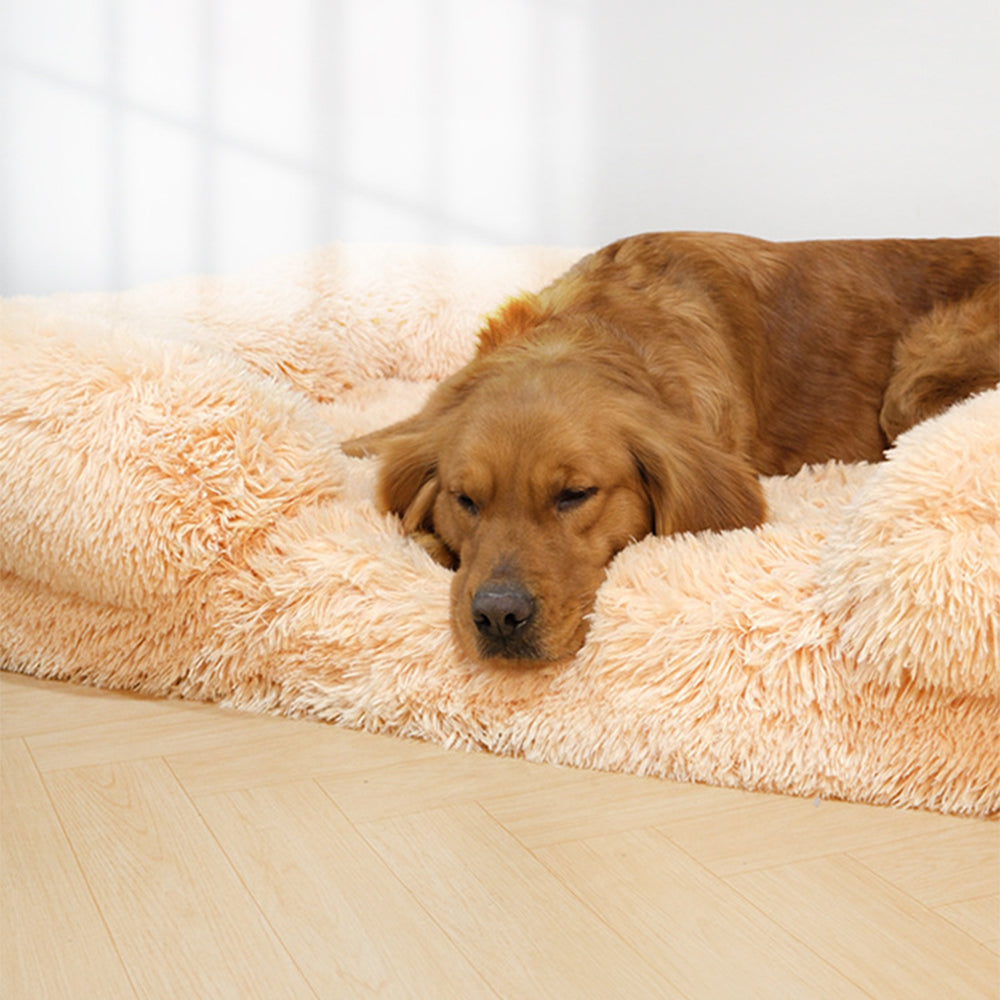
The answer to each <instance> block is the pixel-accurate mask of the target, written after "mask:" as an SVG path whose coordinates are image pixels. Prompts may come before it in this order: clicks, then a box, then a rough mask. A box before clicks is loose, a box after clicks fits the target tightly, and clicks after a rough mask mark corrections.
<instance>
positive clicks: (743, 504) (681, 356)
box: [343, 233, 1000, 663]
mask: <svg viewBox="0 0 1000 1000" xmlns="http://www.w3.org/2000/svg"><path fill="white" fill-rule="evenodd" d="M998 276H1000V239H997V238H994V237H981V238H973V239H939V240H844V241H839V240H838V241H814V242H800V243H771V242H766V241H763V240H758V239H752V238H749V237H744V236H733V235H722V234H703V233H652V234H647V235H642V236H634V237H631V238H628V239H624V240H620V241H619V242H617V243H613V244H611V245H610V246H607V247H605V248H603V249H601V250H598V251H597V252H596V253H593V254H591V255H589V256H587V257H585V258H584V259H583V260H581V261H579V262H578V263H577V264H576V265H574V266H573V267H572V268H571V269H570V270H569V271H568V272H567V273H566V274H564V275H563V276H562V277H560V278H558V279H557V280H556V281H555V282H553V283H552V284H551V285H549V286H548V287H547V288H545V289H544V290H543V291H542V292H540V293H538V294H529V295H521V296H519V297H517V298H514V299H512V300H510V301H509V302H508V303H507V304H506V305H504V306H503V307H502V308H500V310H499V311H498V312H497V313H495V314H494V315H493V316H491V317H490V318H489V319H488V320H487V321H486V324H485V326H484V328H483V329H482V331H481V332H480V336H479V346H478V351H477V354H476V357H475V358H474V360H473V361H471V362H470V363H469V364H468V365H466V366H465V367H464V368H463V369H461V371H459V372H457V373H456V374H455V375H453V376H451V377H450V378H449V379H447V380H446V381H444V382H443V383H442V384H441V385H440V386H439V387H438V388H437V389H436V390H435V391H434V393H433V394H432V395H431V397H430V399H429V400H428V402H427V404H426V406H425V407H424V408H423V410H421V411H420V412H419V413H417V414H416V415H415V416H413V417H411V418H410V419H408V420H404V421H402V422H401V423H398V424H395V425H393V426H391V427H388V428H386V429H384V430H381V431H376V432H375V433H373V434H369V435H367V436H365V437H361V438H356V439H354V440H353V441H349V442H346V443H345V444H344V445H343V448H344V450H345V451H346V452H347V454H349V455H355V456H361V455H375V456H377V457H378V458H379V460H380V468H379V473H378V503H379V506H380V507H381V509H382V510H384V511H392V512H394V513H396V514H398V515H399V516H400V517H401V518H402V522H403V526H404V529H405V530H406V531H407V532H408V533H409V534H412V535H414V536H415V537H417V538H418V540H419V541H420V542H421V543H422V544H423V545H424V546H425V547H426V548H427V549H428V551H430V552H431V553H432V554H433V555H434V556H435V558H437V559H438V560H439V561H441V562H442V563H444V564H445V565H448V566H451V567H453V568H455V569H456V573H455V577H454V581H453V586H452V622H453V626H454V629H455V632H456V635H457V637H458V639H459V642H460V644H461V646H462V647H463V648H464V650H465V651H466V652H467V653H468V654H469V655H470V656H472V657H474V658H477V659H479V660H484V661H494V660H504V661H521V662H527V663H531V662H533V661H553V660H562V659H566V658H568V657H570V656H572V655H573V654H574V653H575V652H576V651H577V650H578V649H579V648H580V646H581V645H582V643H583V641H584V638H585V635H586V631H587V623H588V616H589V614H590V612H591V610H592V607H593V603H594V597H595V594H596V591H597V588H598V587H599V585H600V583H601V581H602V579H603V577H604V572H605V569H606V567H607V565H608V563H609V562H610V560H611V559H612V558H613V557H614V556H615V554H616V553H617V552H619V551H620V550H621V549H622V548H624V547H625V546H626V545H628V544H629V543H631V542H633V541H636V540H637V539H640V538H642V537H644V536H645V535H647V534H649V533H650V532H653V533H656V534H658V535H662V534H669V533H672V532H684V531H691V532H693V531H706V530H712V531H724V530H730V529H735V528H752V527H754V526H756V525H759V524H760V523H761V522H762V521H763V520H764V518H765V517H766V509H765V504H764V498H763V493H762V491H761V485H760V482H759V480H758V476H759V475H774V474H790V473H794V472H795V471H796V470H797V469H799V468H800V467H801V466H802V465H803V464H805V463H813V462H826V461H829V460H831V459H838V460H840V461H844V462H856V461H877V460H878V459H880V458H881V457H882V454H883V452H884V450H885V449H886V447H887V446H888V445H889V444H891V442H892V441H893V440H894V439H895V438H896V437H897V435H899V434H900V433H902V432H903V431H904V430H906V429H907V428H908V427H911V426H912V425H913V424H915V423H917V422H918V421H920V420H923V419H925V418H926V417H929V416H931V415H933V414H935V413H938V412H940V411H941V410H943V409H945V408H946V407H948V406H949V405H951V404H952V403H954V402H955V401H956V400H959V399H962V398H964V397H966V396H968V395H970V394H973V393H975V392H978V391H981V390H983V389H986V388H988V387H990V386H993V385H996V384H997V381H998V378H1000V330H998V315H1000V291H998V289H1000V284H998Z"/></svg>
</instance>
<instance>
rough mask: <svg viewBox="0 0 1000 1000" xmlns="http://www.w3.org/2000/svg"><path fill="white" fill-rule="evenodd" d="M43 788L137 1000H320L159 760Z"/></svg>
mask: <svg viewBox="0 0 1000 1000" xmlns="http://www.w3.org/2000/svg"><path fill="white" fill-rule="evenodd" d="M46 782H47V784H48V786H49V789H50V791H51V794H52V798H53V801H54V803H55V805H56V808H57V809H58V810H59V812H60V815H61V817H62V819H63V822H64V824H65V825H66V827H67V829H68V830H69V835H70V836H71V838H72V840H73V843H74V845H75V847H76V850H77V853H78V855H79V857H80V862H81V865H82V866H83V869H84V872H85V874H86V877H87V881H88V883H89V884H90V886H91V888H92V890H93V893H94V897H95V899H96V900H97V903H98V906H99V907H100V909H101V912H102V914H103V915H104V919H105V921H106V922H107V924H108V926H109V928H110V930H111V933H112V935H113V937H114V939H115V942H116V944H117V947H118V949H119V951H120V952H121V954H122V956H123V959H124V961H125V962H126V964H127V966H128V968H129V970H130V973H131V976H132V981H133V983H134V985H135V988H136V992H137V993H138V995H139V996H140V997H142V998H150V1000H151V998H162V1000H176V998H177V997H198V998H199V1000H207V998H216V997H218V998H226V1000H230V998H233V997H246V998H251V997H252V998H260V1000H270V998H274V997H278V996H280V997H288V998H299V997H302V998H305V997H309V998H313V997H315V994H314V993H313V992H312V990H310V989H309V988H308V986H307V985H306V982H305V980H304V979H303V978H302V976H301V974H300V973H299V972H298V970H297V969H296V968H295V967H294V965H293V963H292V961H291V959H290V958H289V956H288V954H287V952H286V951H285V949H284V948H283V947H282V945H281V944H280V942H278V940H277V939H276V938H275V936H274V934H273V932H272V931H271V929H270V928H269V927H268V926H267V924H266V923H265V921H264V919H263V917H262V916H261V914H260V912H259V911H258V909H257V907H256V905H255V904H254V902H253V900H252V898H251V897H250V896H249V895H248V893H247V891H246V889H245V888H244V886H243V885H242V883H240V881H239V879H238V878H237V877H236V876H235V874H234V873H233V871H232V869H231V868H230V866H229V864H228V862H227V861H226V858H225V857H224V855H223V854H222V852H221V851H220V849H219V846H218V844H217V843H216V842H215V840H214V839H213V838H212V836H211V835H210V834H209V832H208V831H207V830H206V829H205V827H204V825H203V824H202V822H201V820H200V818H199V817H198V815H197V813H196V812H195V810H194V808H193V807H192V805H191V803H190V801H189V800H188V799H187V797H186V796H185V795H184V792H183V791H182V790H181V788H180V787H179V786H178V784H177V782H176V780H175V779H174V777H173V775H172V774H171V773H170V772H169V770H168V769H167V767H166V765H165V764H163V762H162V761H134V762H129V763H118V764H109V765H102V766H99V767H90V768H77V769H74V770H68V771H57V772H54V773H52V774H50V775H48V777H47V779H46Z"/></svg>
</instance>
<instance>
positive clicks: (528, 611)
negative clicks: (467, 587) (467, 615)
mask: <svg viewBox="0 0 1000 1000" xmlns="http://www.w3.org/2000/svg"><path fill="white" fill-rule="evenodd" d="M534 613H535V600H534V598H533V597H532V596H531V594H529V593H528V592H527V591H525V590H524V589H523V588H522V587H519V586H517V585H516V584H511V583H488V584H486V585H485V586H483V587H480V588H479V590H477V591H476V594H475V596H474V597H473V598H472V620H473V621H474V622H475V623H476V628H477V629H479V631H480V632H481V633H482V635H484V636H486V637H487V638H489V639H509V638H510V637H511V636H512V635H514V633H515V632H517V631H518V629H521V628H524V626H525V625H527V624H528V622H530V621H531V618H532V616H533V615H534Z"/></svg>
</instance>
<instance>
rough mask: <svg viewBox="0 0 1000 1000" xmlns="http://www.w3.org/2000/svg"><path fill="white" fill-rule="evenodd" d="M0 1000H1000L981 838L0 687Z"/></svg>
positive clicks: (989, 836)
mask: <svg viewBox="0 0 1000 1000" xmlns="http://www.w3.org/2000/svg"><path fill="white" fill-rule="evenodd" d="M0 697H2V736H3V799H2V833H3V853H2V865H3V867H2V880H3V881H2V890H3V895H2V906H3V925H2V928H0V942H2V966H0V973H2V979H0V993H2V996H3V997H4V998H6V1000H47V998H53V1000H89V998H94V1000H116V998H129V1000H135V998H163V1000H188V998H190V1000H207V998H216V997H217V998H232V1000H252V998H261V1000H279V998H280V1000H284V998H297V997H308V998H323V1000H326V998H354V997H376V996H377V997H415V998H428V1000H441V998H448V997H455V998H461V1000H475V998H480V997H511V998H515V1000H534V998H539V1000H549V998H554V1000H562V998H585V997H594V998H600V1000H607V998H622V1000H633V998H647V997H648V998H667V997H687V998H693V1000H702V998H716V997H718V998H726V1000H730V998H739V997H766V998H797V997H802V998H809V1000H811V998H817V997H830V998H838V1000H840V998H846V997H872V998H877V1000H884V998H889V1000H895V998H905V1000H909V998H928V1000H932V998H933V1000H938V998H945V997H947V998H949V1000H953V998H958V997H977V998H980V997H997V996H1000V958H998V951H1000V832H998V831H1000V828H998V825H997V824H996V823H993V822H983V821H976V820H962V819H955V818H948V817H942V816H937V815H934V814H930V813H919V812H904V811H897V810H892V809H879V808H870V807H865V806H856V805H848V804H844V803H836V802H811V801H805V800H799V799H792V798H785V797H780V796H770V795H754V794H748V793H743V792H739V791H730V790H724V789H716V788H708V787H704V786H699V785H676V784H672V783H668V782H663V781H657V780H651V779H641V778H634V777H630V776H623V775H607V774H593V773H587V772H581V771H573V770H567V769H562V768H555V767H547V766H541V765H533V764H528V763H525V762H523V761H516V760H503V759H498V758H495V757H491V756H488V755H485V754H470V753H464V752H458V751H452V752H448V751H445V750H442V749H440V748H438V747H435V746H430V745H426V744H422V743H416V742H408V741H405V740H400V739H394V738H391V737H378V736H371V735H367V734H362V733H356V732H350V731H347V730H344V729H340V728H337V727H335V726H331V725H323V724H317V723H310V722H298V721H292V720H288V719H276V718H268V717H262V716H254V715H246V714H237V713H234V712H228V711H225V710H223V709H220V708H218V707H215V706H208V705H197V704H189V703H183V702H164V701H151V700H145V699H139V698H133V697H128V696H124V695H116V694H110V693H106V692H100V691H94V690H90V689H84V688H79V687H72V686H68V685H61V684H52V683H43V682H39V681H36V680H33V679H30V678H24V677H18V676H14V675H9V674H4V675H0Z"/></svg>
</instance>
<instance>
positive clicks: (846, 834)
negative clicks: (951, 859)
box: [661, 795, 982, 876]
mask: <svg viewBox="0 0 1000 1000" xmlns="http://www.w3.org/2000/svg"><path fill="white" fill-rule="evenodd" d="M969 823H972V824H979V825H982V821H980V820H968V819H964V818H960V817H954V816H941V815H939V814H938V813H931V812H921V811H919V810H904V809H891V808H886V807H879V806H865V805H857V804H855V803H851V802H837V801H829V800H819V799H800V798H794V797H792V796H784V795H753V796H746V797H745V799H744V800H743V802H742V803H741V804H740V807H739V809H738V810H735V811H732V812H728V813H727V814H726V816H725V818H724V821H723V822H719V821H717V820H716V818H715V817H714V816H711V815H708V816H705V815H702V816H698V815H691V816H687V817H682V818H679V819H677V820H674V821H672V822H669V823H665V824H663V825H662V826H661V829H662V830H663V832H664V833H665V834H666V835H667V836H668V837H670V839H671V840H672V841H674V843H676V844H679V845H680V846H681V847H683V848H684V850H686V851H688V853H690V854H691V855H692V856H693V857H696V858H697V859H698V860H699V861H700V862H701V863H702V864H703V865H705V866H706V867H707V868H709V869H710V870H711V871H713V872H714V873H715V874H716V875H722V876H726V875H736V874H739V873H740V872H746V871H754V870H756V869H766V868H771V867H773V866H775V865H780V864H786V863H788V862H791V861H806V860H809V859H810V858H817V857H824V856H826V855H829V854H839V853H843V852H849V851H852V850H855V849H864V848H870V847H874V846H878V845H883V844H892V843H894V842H896V841H899V840H900V839H902V838H906V837H914V838H921V837H927V836H934V835H938V834H941V835H943V836H945V838H948V837H951V836H954V835H960V834H961V831H962V830H963V828H964V827H965V825H966V824H969Z"/></svg>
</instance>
